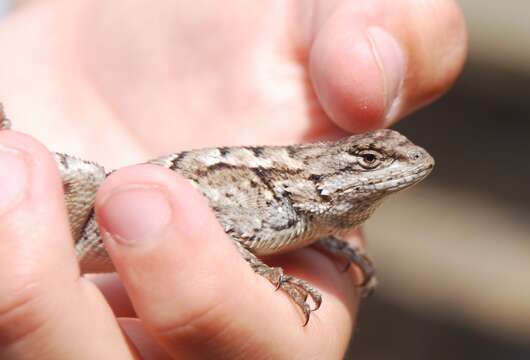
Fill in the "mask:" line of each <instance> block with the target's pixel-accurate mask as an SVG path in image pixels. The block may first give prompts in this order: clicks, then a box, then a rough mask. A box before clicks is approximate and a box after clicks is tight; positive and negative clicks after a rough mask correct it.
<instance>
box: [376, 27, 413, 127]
mask: <svg viewBox="0 0 530 360" xmlns="http://www.w3.org/2000/svg"><path fill="white" fill-rule="evenodd" d="M367 32H368V37H369V39H370V42H371V44H372V51H373V53H374V56H375V59H376V61H377V65H378V66H379V68H380V69H381V72H382V74H383V78H384V82H385V107H386V113H385V121H386V122H387V124H388V123H389V122H391V121H393V120H394V119H395V117H396V116H397V115H398V113H399V110H400V104H401V96H400V95H401V88H402V86H403V81H404V80H405V74H406V60H405V53H404V52H403V49H402V48H401V45H399V43H398V42H397V41H396V39H395V38H394V37H393V36H392V35H390V34H389V33H388V32H386V31H385V30H383V29H382V28H380V27H370V28H368V30H367Z"/></svg>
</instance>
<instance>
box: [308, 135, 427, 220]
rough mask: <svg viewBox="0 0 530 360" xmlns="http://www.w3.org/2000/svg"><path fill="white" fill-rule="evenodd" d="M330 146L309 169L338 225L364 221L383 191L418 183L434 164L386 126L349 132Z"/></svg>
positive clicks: (387, 191)
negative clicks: (364, 131)
mask: <svg viewBox="0 0 530 360" xmlns="http://www.w3.org/2000/svg"><path fill="white" fill-rule="evenodd" d="M330 150H331V151H329V152H327V153H326V155H325V156H324V157H328V156H329V158H328V159H326V158H322V157H321V158H320V161H319V163H320V167H316V168H314V169H310V171H311V172H313V171H315V172H316V173H317V174H318V175H315V176H314V178H318V181H317V183H316V184H315V185H316V189H317V191H318V192H319V195H320V196H321V197H322V199H323V200H324V201H327V202H328V204H329V211H328V212H329V214H330V215H331V216H334V217H335V218H336V219H337V221H338V222H341V224H335V225H339V226H340V225H342V227H352V226H355V225H357V224H358V223H360V222H362V221H364V220H365V219H366V218H367V217H368V216H370V214H371V213H372V211H373V210H374V209H375V208H376V206H377V205H378V204H379V203H380V202H381V200H382V199H383V198H384V197H385V196H387V195H389V194H391V193H395V192H397V191H399V190H402V189H405V188H408V187H410V186H412V185H414V184H416V183H418V182H419V181H421V180H422V179H423V178H425V177H426V176H427V175H428V174H429V173H430V172H431V170H432V168H433V167H434V160H433V158H432V157H431V156H430V155H429V154H428V153H427V151H425V150H424V149H423V148H421V147H419V146H417V145H414V144H413V143H412V142H411V141H409V140H408V139H407V138H406V137H404V136H403V135H401V134H400V133H398V132H397V131H393V130H388V129H385V130H377V131H373V132H370V133H366V134H361V135H354V136H350V137H348V138H345V139H342V140H340V141H338V142H336V143H333V146H332V149H330ZM342 223H343V224H342Z"/></svg>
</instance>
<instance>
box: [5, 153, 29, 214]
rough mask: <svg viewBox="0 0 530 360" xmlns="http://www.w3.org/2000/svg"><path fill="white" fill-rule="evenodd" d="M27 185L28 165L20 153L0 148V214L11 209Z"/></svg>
mask: <svg viewBox="0 0 530 360" xmlns="http://www.w3.org/2000/svg"><path fill="white" fill-rule="evenodd" d="M27 184H28V164H27V162H26V160H25V159H24V155H23V153H22V152H20V151H18V150H15V149H10V148H6V147H3V146H0V212H3V211H5V210H7V209H9V208H11V207H12V206H13V205H14V204H16V203H17V201H18V200H20V199H21V198H22V194H23V192H24V190H25V189H26V187H27Z"/></svg>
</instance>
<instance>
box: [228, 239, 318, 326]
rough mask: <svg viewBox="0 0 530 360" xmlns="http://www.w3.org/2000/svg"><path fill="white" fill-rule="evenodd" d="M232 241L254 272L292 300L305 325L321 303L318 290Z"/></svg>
mask: <svg viewBox="0 0 530 360" xmlns="http://www.w3.org/2000/svg"><path fill="white" fill-rule="evenodd" d="M234 243H235V244H236V247H237V249H238V250H239V253H240V254H241V256H242V257H243V259H245V260H246V261H247V262H248V264H249V265H250V267H251V268H252V270H254V272H255V273H256V274H258V275H261V276H263V277H264V278H265V279H267V280H269V281H270V283H271V284H273V285H274V286H275V287H276V289H280V290H282V291H283V292H285V293H286V294H287V295H288V296H289V297H290V298H291V299H292V300H293V301H294V303H295V304H296V305H297V306H298V307H299V308H300V310H301V311H302V313H303V314H304V320H305V321H304V326H306V325H307V323H308V322H309V317H310V315H311V312H313V311H315V310H317V309H318V308H319V307H320V304H322V296H321V295H320V292H319V291H318V290H317V289H315V288H314V287H313V286H311V285H310V284H309V283H308V282H306V281H304V280H302V279H298V278H296V277H294V276H290V275H284V273H283V269H282V268H279V267H271V266H269V265H267V264H265V263H264V262H262V261H261V260H260V259H258V258H257V257H256V255H254V254H253V253H251V252H250V251H249V250H248V249H246V248H245V247H244V246H243V245H241V244H240V243H239V242H238V241H235V242H234ZM308 298H311V300H312V302H313V303H314V304H315V306H314V308H311V306H310V305H309V303H308V301H307V299H308Z"/></svg>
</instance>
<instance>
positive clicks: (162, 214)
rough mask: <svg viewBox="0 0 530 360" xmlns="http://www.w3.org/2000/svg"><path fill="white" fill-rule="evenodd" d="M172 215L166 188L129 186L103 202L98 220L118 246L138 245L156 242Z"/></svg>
mask: <svg viewBox="0 0 530 360" xmlns="http://www.w3.org/2000/svg"><path fill="white" fill-rule="evenodd" d="M171 212H172V211H171V206H170V204H169V201H168V199H167V196H166V194H165V193H164V192H163V190H162V189H160V188H157V187H154V186H147V185H142V186H132V187H131V186H129V187H126V188H124V189H117V190H116V191H115V192H113V193H112V194H111V195H109V197H108V198H107V199H105V200H104V201H103V204H102V205H101V206H100V207H99V213H98V220H99V221H100V223H101V226H102V227H103V228H104V231H105V232H106V233H107V234H108V235H110V238H111V239H113V240H114V241H116V242H117V243H121V244H125V245H136V244H140V243H145V242H146V241H150V240H153V239H156V237H157V236H158V235H159V234H161V233H162V232H163V231H164V229H165V228H166V226H167V225H168V224H169V222H170V219H171ZM107 238H109V237H107Z"/></svg>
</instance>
